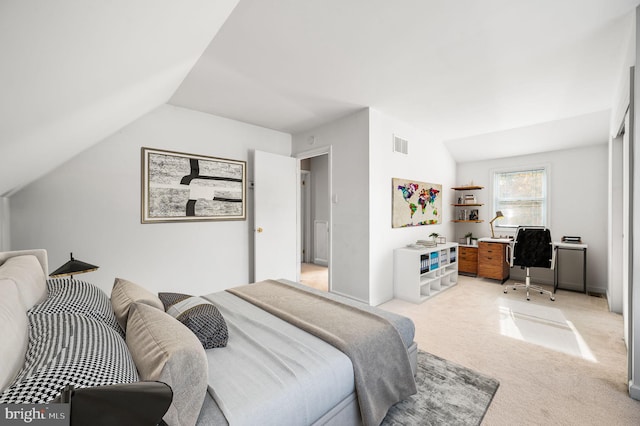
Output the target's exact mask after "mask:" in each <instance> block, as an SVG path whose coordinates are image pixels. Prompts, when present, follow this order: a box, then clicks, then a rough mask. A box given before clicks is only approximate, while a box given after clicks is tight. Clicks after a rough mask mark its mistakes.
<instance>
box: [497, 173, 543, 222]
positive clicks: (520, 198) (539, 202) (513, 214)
mask: <svg viewBox="0 0 640 426" xmlns="http://www.w3.org/2000/svg"><path fill="white" fill-rule="evenodd" d="M493 207H494V211H498V210H500V211H501V212H502V214H503V215H504V218H502V219H499V220H497V221H496V222H495V223H494V226H504V227H516V226H520V225H530V226H547V168H546V167H535V168H530V169H520V170H509V171H499V172H498V171H497V172H494V174H493Z"/></svg>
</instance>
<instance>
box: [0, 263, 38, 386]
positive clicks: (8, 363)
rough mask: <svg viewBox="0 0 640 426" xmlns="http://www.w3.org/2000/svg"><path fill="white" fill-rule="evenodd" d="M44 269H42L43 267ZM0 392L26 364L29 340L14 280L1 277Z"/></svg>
mask: <svg viewBox="0 0 640 426" xmlns="http://www.w3.org/2000/svg"><path fill="white" fill-rule="evenodd" d="M41 270H42V269H41ZM0 336H2V338H1V339H0V365H1V366H2V368H0V393H2V391H3V390H4V389H5V388H6V387H8V386H9V385H10V384H11V383H12V382H13V380H14V379H15V377H16V375H17V374H18V372H19V371H20V369H21V368H22V365H23V364H24V358H25V354H26V352H27V343H28V342H29V330H28V323H27V313H26V310H25V309H24V306H23V304H22V301H21V299H20V293H19V292H18V288H17V287H16V285H15V283H14V282H13V280H8V279H0Z"/></svg>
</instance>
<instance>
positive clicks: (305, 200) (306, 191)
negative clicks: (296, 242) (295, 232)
mask: <svg viewBox="0 0 640 426" xmlns="http://www.w3.org/2000/svg"><path fill="white" fill-rule="evenodd" d="M303 176H304V180H305V182H306V185H304V186H302V185H301V186H300V195H301V198H300V217H301V220H302V227H301V228H300V229H301V230H302V232H301V234H300V239H301V241H302V243H303V244H304V247H302V249H304V254H302V252H301V254H300V256H301V258H302V262H305V263H309V262H310V259H311V240H312V238H311V235H312V234H311V189H310V188H311V172H310V171H309V170H300V182H301V183H302V179H303Z"/></svg>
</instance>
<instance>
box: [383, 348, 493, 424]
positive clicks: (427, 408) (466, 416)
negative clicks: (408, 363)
mask: <svg viewBox="0 0 640 426" xmlns="http://www.w3.org/2000/svg"><path fill="white" fill-rule="evenodd" d="M416 385H417V387H418V393H417V394H415V395H413V396H411V397H409V398H407V399H405V400H404V401H400V402H399V403H397V404H396V405H394V406H393V407H391V408H390V409H389V412H388V413H387V416H386V417H385V418H384V420H383V421H382V425H384V426H408V425H412V426H413V425H447V426H449V425H479V424H480V423H481V422H482V418H483V417H484V414H485V413H486V412H487V409H488V408H489V404H491V400H492V399H493V395H495V393H496V391H497V390H498V386H500V383H499V382H498V381H497V380H495V379H492V378H490V377H487V376H484V375H482V374H480V373H477V372H475V371H473V370H469V369H468V368H465V367H462V366H461V365H457V364H454V363H452V362H449V361H447V360H446V359H442V358H439V357H437V356H435V355H432V354H430V353H427V352H424V351H420V350H419V351H418V368H417V372H416Z"/></svg>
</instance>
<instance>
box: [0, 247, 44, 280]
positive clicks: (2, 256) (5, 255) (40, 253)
mask: <svg viewBox="0 0 640 426" xmlns="http://www.w3.org/2000/svg"><path fill="white" fill-rule="evenodd" d="M28 254H31V255H33V256H35V257H36V259H38V262H40V265H42V271H43V272H44V275H45V277H46V276H47V275H49V261H48V259H47V251H46V250H44V249H36V250H16V251H4V252H0V266H1V265H2V264H3V263H4V262H6V261H7V259H10V258H12V257H16V256H24V255H28Z"/></svg>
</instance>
